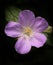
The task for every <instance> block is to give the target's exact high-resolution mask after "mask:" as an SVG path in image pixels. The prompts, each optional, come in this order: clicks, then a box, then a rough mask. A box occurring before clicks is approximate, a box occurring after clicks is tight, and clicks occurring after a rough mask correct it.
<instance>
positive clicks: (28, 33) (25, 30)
mask: <svg viewBox="0 0 53 65" xmlns="http://www.w3.org/2000/svg"><path fill="white" fill-rule="evenodd" d="M23 32H24V34H25V35H27V36H30V35H31V34H32V30H31V28H30V27H26V28H24V30H23Z"/></svg>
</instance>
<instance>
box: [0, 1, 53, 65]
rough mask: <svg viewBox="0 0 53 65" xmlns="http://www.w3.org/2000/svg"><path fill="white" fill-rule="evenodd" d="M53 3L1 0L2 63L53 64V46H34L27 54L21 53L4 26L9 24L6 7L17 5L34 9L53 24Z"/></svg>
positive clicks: (22, 64)
mask: <svg viewBox="0 0 53 65" xmlns="http://www.w3.org/2000/svg"><path fill="white" fill-rule="evenodd" d="M52 5H53V3H52V0H49V1H47V0H15V1H14V0H0V32H1V34H0V35H1V36H0V41H2V43H0V65H35V64H36V65H38V64H42V65H43V64H50V65H51V64H53V46H49V45H47V44H45V45H44V46H43V47H42V48H39V49H37V48H34V47H32V49H31V51H30V52H29V53H28V54H26V55H20V54H18V53H16V51H15V50H14V44H15V42H16V40H15V39H13V38H10V37H7V36H6V35H5V33H4V27H5V25H6V24H7V22H6V19H5V9H6V8H7V7H8V6H15V7H18V8H20V9H22V10H24V9H29V10H32V11H33V12H34V13H35V15H36V16H42V17H44V18H46V19H47V21H48V23H49V25H51V26H52V25H53V24H52V22H53V20H52V19H53V15H52V14H53V6H52Z"/></svg>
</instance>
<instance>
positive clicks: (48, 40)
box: [44, 32, 53, 46]
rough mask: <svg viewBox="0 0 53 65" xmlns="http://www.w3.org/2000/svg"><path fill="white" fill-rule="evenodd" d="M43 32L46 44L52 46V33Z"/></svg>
mask: <svg viewBox="0 0 53 65" xmlns="http://www.w3.org/2000/svg"><path fill="white" fill-rule="evenodd" d="M44 34H45V35H46V36H47V42H46V44H47V45H50V46H53V35H52V33H45V32H44Z"/></svg>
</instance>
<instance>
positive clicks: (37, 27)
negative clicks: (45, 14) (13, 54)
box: [5, 10, 48, 54]
mask: <svg viewBox="0 0 53 65" xmlns="http://www.w3.org/2000/svg"><path fill="white" fill-rule="evenodd" d="M47 27H48V22H47V21H46V20H45V19H44V18H42V17H40V16H38V17H36V18H35V15H34V13H33V12H32V11H30V10H23V11H21V12H20V13H19V16H18V22H14V21H10V22H9V23H8V24H7V25H6V27H5V33H6V35H7V36H10V37H13V38H17V39H18V40H17V42H16V44H15V50H16V51H17V52H18V53H20V54H26V53H28V52H29V51H30V50H31V47H32V46H34V47H36V48H39V47H42V46H43V45H44V44H45V42H46V40H47V37H46V36H45V35H44V34H42V32H43V31H44V30H45V29H46V28H47Z"/></svg>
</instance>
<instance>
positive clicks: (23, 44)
mask: <svg viewBox="0 0 53 65" xmlns="http://www.w3.org/2000/svg"><path fill="white" fill-rule="evenodd" d="M15 50H16V52H17V53H20V54H27V53H28V52H29V51H30V50H31V44H30V43H29V41H28V39H25V38H24V37H22V38H19V39H18V40H17V42H16V44H15Z"/></svg>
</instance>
